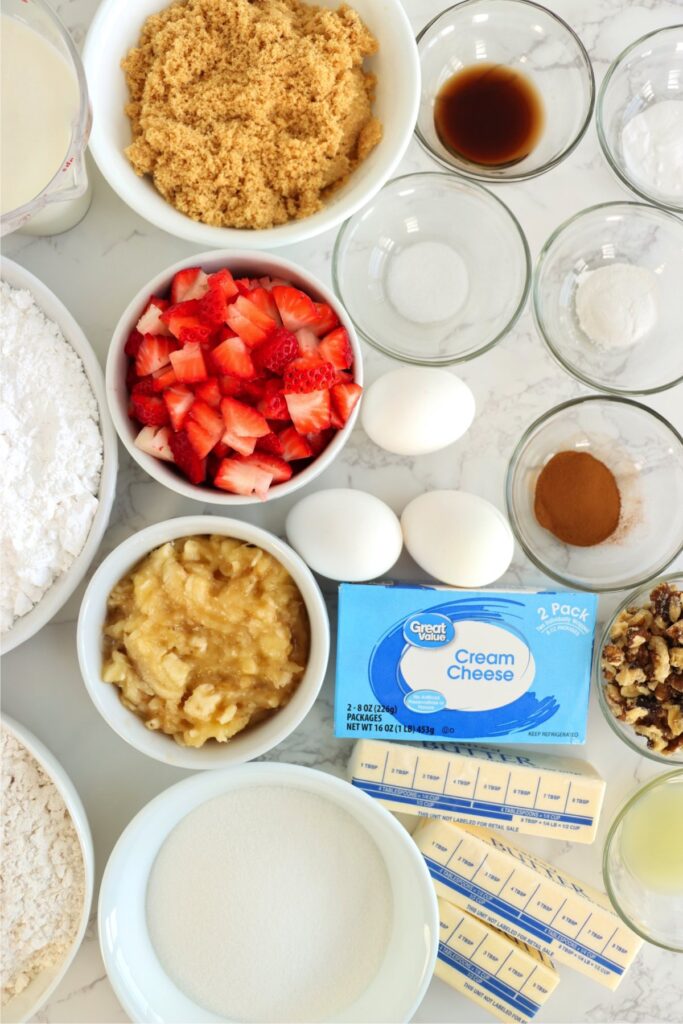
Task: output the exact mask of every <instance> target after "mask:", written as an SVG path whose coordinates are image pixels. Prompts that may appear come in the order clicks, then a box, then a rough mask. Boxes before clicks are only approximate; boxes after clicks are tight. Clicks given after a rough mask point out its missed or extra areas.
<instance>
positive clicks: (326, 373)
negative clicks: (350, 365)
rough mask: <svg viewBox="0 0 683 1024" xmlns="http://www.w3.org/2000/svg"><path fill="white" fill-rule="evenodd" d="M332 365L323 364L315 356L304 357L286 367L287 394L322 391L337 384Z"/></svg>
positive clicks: (285, 388) (285, 384)
mask: <svg viewBox="0 0 683 1024" xmlns="http://www.w3.org/2000/svg"><path fill="white" fill-rule="evenodd" d="M336 379H337V378H336V373H335V369H334V366H333V365H332V363H328V362H323V361H322V360H320V359H317V358H316V357H315V356H303V357H302V358H301V359H295V360H294V362H292V363H289V364H288V365H287V366H286V367H285V373H284V391H285V394H286V395H287V394H295V393H302V394H303V393H305V392H308V391H322V390H324V389H326V388H331V387H332V385H333V384H334V383H335V382H336Z"/></svg>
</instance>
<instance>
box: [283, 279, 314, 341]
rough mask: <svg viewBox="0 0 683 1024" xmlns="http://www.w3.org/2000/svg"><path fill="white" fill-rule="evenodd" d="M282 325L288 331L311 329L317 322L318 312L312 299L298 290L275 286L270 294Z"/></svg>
mask: <svg viewBox="0 0 683 1024" xmlns="http://www.w3.org/2000/svg"><path fill="white" fill-rule="evenodd" d="M271 294H272V296H273V298H274V299H275V302H276V303H277V308H278V310H279V313H280V316H281V317H282V323H283V324H284V325H285V327H286V328H287V330H288V331H298V330H299V328H300V327H312V326H313V324H315V322H316V321H317V320H318V311H317V309H316V308H315V305H314V303H313V299H310V298H309V297H308V295H306V293H305V292H302V291H300V290H299V289H298V288H291V287H283V286H282V285H275V287H274V288H273V289H272V292H271Z"/></svg>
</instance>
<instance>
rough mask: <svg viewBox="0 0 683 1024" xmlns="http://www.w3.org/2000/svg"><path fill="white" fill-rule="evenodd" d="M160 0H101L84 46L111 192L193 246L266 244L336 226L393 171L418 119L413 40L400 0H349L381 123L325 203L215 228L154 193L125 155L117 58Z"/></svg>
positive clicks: (332, 0)
mask: <svg viewBox="0 0 683 1024" xmlns="http://www.w3.org/2000/svg"><path fill="white" fill-rule="evenodd" d="M316 2H317V3H318V4H319V5H320V6H322V7H333V8H336V7H338V6H339V3H338V0H316ZM164 6H167V4H165V3H164V2H163V0H136V2H135V3H121V0H103V2H102V3H101V4H100V6H99V8H98V10H97V13H96V14H95V17H94V19H93V22H92V24H91V26H90V30H89V32H88V37H87V39H86V43H85V48H84V51H83V63H84V65H85V70H86V73H87V77H88V88H89V90H90V98H91V101H92V107H93V115H94V116H93V130H92V134H91V136H90V151H91V153H92V154H93V156H94V157H95V160H96V161H97V164H98V166H99V168H100V170H101V172H102V174H103V175H104V176H105V178H106V179H107V181H108V182H109V184H110V185H111V187H112V188H113V189H114V191H115V192H117V193H118V194H119V196H120V197H121V199H123V201H124V202H125V203H127V204H128V205H129V206H130V207H131V208H132V209H133V210H135V212H136V213H139V214H140V216H141V217H145V218H146V220H148V221H150V222H151V223H152V224H155V225H156V226H157V227H158V228H162V230H164V231H168V232H169V233H170V234H172V235H176V236H177V237H178V238H186V239H187V240H188V241H190V242H195V243H196V244H197V245H207V246H209V245H210V246H213V247H215V248H218V247H221V246H235V247H240V248H249V249H268V248H272V247H273V246H278V245H292V244H293V243H295V242H301V241H303V239H305V238H313V237H314V236H315V235H320V234H322V233H323V232H324V231H329V230H330V228H333V227H336V226H337V225H338V224H341V222H342V221H343V220H346V218H347V217H350V216H351V214H353V213H355V212H356V210H359V209H360V208H361V206H363V205H364V204H365V203H366V202H367V201H368V199H370V197H371V196H373V195H374V194H375V192H377V191H378V189H380V188H381V187H382V185H383V184H384V182H385V181H387V180H388V179H389V178H390V177H391V175H392V174H393V172H394V171H395V169H396V167H397V166H398V163H399V161H400V159H401V157H402V156H403V154H404V152H405V150H406V148H407V146H408V143H409V142H410V138H411V135H412V132H413V128H414V126H415V120H416V118H417V107H418V102H419V98H420V63H419V59H418V56H417V47H416V45H415V39H414V37H413V32H412V29H411V27H410V23H409V21H408V18H407V17H406V14H405V12H404V10H403V7H402V4H401V2H400V0H354V3H353V5H352V6H353V7H354V9H355V10H356V11H357V12H358V14H359V15H360V16H361V18H362V19H363V21H364V22H365V23H366V24H367V26H368V28H369V29H370V31H371V32H372V33H373V34H374V35H375V37H376V39H377V40H378V42H379V52H378V53H377V54H376V55H375V56H374V57H372V58H370V59H369V60H368V62H367V66H368V69H369V70H370V71H372V72H373V74H375V75H376V76H377V89H376V98H375V104H374V112H375V114H376V115H377V117H379V119H380V120H381V122H382V124H383V126H384V135H383V138H382V139H381V141H380V142H379V144H378V145H377V147H376V148H375V150H374V151H373V152H372V153H370V155H369V156H368V158H367V159H366V160H365V161H364V162H363V163H362V164H361V166H360V167H358V168H357V169H356V171H355V172H354V173H353V175H352V176H351V177H350V178H349V180H348V181H347V182H346V184H345V185H343V186H342V187H341V188H339V189H338V190H337V191H335V193H334V195H333V196H331V197H330V198H329V200H328V201H327V203H326V204H325V206H324V208H323V209H322V210H320V211H319V212H318V213H314V214H313V216H311V217H306V218H305V219H303V220H296V221H290V222H289V223H288V224H281V225H279V226H278V227H274V228H267V229H264V230H257V231H253V230H248V229H247V230H237V229H234V228H218V227H212V226H211V225H208V224H201V223H199V222H198V221H194V220H191V219H190V218H189V217H186V216H185V214H182V213H179V212H178V210H176V209H174V208H173V207H172V206H171V205H170V204H169V203H167V202H166V200H165V199H164V198H163V197H162V196H161V195H160V194H159V193H158V192H157V190H156V189H155V188H154V185H153V184H152V182H151V180H150V179H149V177H144V178H139V177H138V176H137V175H136V173H135V171H134V170H133V168H132V167H131V165H130V163H129V161H128V159H127V158H126V156H125V154H124V149H125V147H126V146H127V145H128V144H129V143H130V141H131V130H130V123H129V121H128V118H127V116H126V114H125V113H124V106H125V104H126V102H127V99H128V90H127V87H126V82H125V78H124V74H123V71H122V70H121V67H120V63H121V60H122V58H123V57H125V55H126V54H127V53H128V51H129V50H130V49H131V48H132V47H134V46H136V45H137V43H138V39H139V36H140V29H141V28H142V25H143V23H144V22H145V20H146V19H147V17H148V16H149V15H150V14H153V13H154V14H155V13H156V12H157V11H159V10H160V9H161V8H163V7H164Z"/></svg>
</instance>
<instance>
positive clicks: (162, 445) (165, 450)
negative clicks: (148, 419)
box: [135, 426, 173, 462]
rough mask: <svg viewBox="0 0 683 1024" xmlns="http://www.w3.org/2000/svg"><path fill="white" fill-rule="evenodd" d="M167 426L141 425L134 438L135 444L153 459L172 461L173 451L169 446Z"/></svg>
mask: <svg viewBox="0 0 683 1024" xmlns="http://www.w3.org/2000/svg"><path fill="white" fill-rule="evenodd" d="M169 434H170V431H169V429H168V427H152V426H149V427H143V428H142V430H141V431H140V433H139V434H138V436H137V437H136V438H135V446H136V447H137V448H139V449H140V450H141V451H143V452H147V454H148V455H152V456H154V458H155V459H163V461H164V462H173V452H172V451H171V449H170V447H169V443H168V442H169Z"/></svg>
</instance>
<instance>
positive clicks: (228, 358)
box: [210, 335, 256, 380]
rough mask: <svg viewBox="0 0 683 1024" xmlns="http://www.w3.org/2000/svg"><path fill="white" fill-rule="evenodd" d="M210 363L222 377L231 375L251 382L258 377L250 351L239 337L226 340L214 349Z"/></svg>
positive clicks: (235, 336)
mask: <svg viewBox="0 0 683 1024" xmlns="http://www.w3.org/2000/svg"><path fill="white" fill-rule="evenodd" d="M210 361H211V365H212V366H214V367H215V368H216V369H217V370H218V372H219V373H220V374H222V375H226V374H229V375H230V376H232V377H240V378H242V379H243V380H250V379H251V378H252V377H255V376H256V368H255V366H254V363H253V361H252V358H251V355H250V354H249V349H248V348H247V346H246V345H245V344H244V342H243V341H242V339H241V338H238V337H237V335H234V336H233V337H231V338H226V339H225V341H222V342H221V343H220V345H217V346H216V347H215V348H214V349H212V350H211V355H210Z"/></svg>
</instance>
